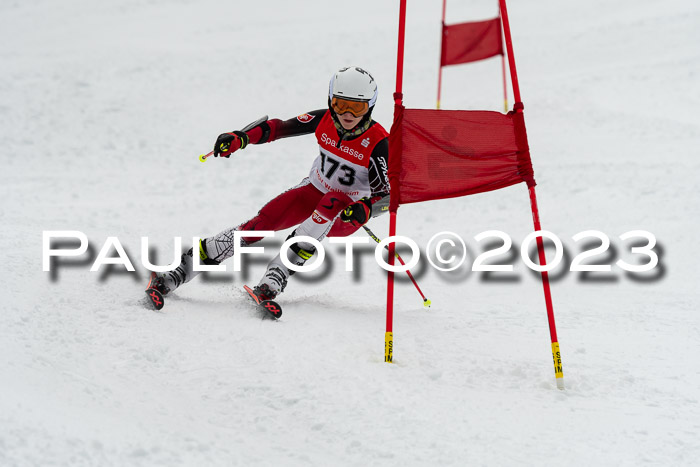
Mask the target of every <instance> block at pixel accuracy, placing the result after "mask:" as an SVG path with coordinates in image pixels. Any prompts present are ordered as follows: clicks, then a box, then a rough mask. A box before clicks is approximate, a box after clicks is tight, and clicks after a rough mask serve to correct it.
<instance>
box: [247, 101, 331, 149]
mask: <svg viewBox="0 0 700 467" xmlns="http://www.w3.org/2000/svg"><path fill="white" fill-rule="evenodd" d="M326 112H328V110H327V109H320V110H313V111H311V112H308V113H305V114H302V115H299V116H298V117H294V118H290V119H289V120H284V121H283V120H279V119H277V118H273V119H271V120H267V121H266V122H263V123H261V124H260V125H258V126H256V127H255V128H253V129H251V130H248V131H247V132H246V133H247V134H248V137H249V138H250V142H251V143H253V144H263V143H270V142H272V141H275V140H277V139H280V138H288V137H290V136H299V135H308V134H310V133H313V132H315V131H316V128H317V127H318V124H319V123H320V122H321V118H322V117H323V114H325V113H326Z"/></svg>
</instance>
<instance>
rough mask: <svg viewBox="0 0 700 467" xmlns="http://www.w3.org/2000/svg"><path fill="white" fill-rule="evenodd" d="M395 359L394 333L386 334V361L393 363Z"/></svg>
mask: <svg viewBox="0 0 700 467" xmlns="http://www.w3.org/2000/svg"><path fill="white" fill-rule="evenodd" d="M393 359H394V333H393V332H387V333H384V361H385V362H386V363H392V362H393Z"/></svg>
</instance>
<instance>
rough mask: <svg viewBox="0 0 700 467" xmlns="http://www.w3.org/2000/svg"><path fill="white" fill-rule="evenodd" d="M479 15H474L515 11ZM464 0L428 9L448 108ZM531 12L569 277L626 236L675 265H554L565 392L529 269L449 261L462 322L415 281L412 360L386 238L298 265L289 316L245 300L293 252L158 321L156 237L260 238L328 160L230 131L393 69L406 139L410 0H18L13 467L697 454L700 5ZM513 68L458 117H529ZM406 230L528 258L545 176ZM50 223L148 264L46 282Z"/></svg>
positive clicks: (306, 142) (448, 290)
mask: <svg viewBox="0 0 700 467" xmlns="http://www.w3.org/2000/svg"><path fill="white" fill-rule="evenodd" d="M457 3H458V2H449V5H448V22H460V21H466V20H478V19H486V18H489V17H493V16H495V14H496V2H495V1H485V0H479V1H476V0H472V1H464V2H460V3H459V4H457ZM440 5H441V2H439V1H432V2H428V1H421V2H419V1H411V2H409V5H408V32H407V36H406V75H405V86H404V93H405V103H406V105H407V106H409V107H414V108H416V107H422V108H432V107H433V106H434V103H435V94H436V88H437V82H436V81H437V63H438V48H439V28H440ZM509 6H510V11H509V12H510V19H511V26H512V31H513V37H514V45H515V54H516V61H517V64H518V72H519V78H520V84H521V90H522V95H523V101H524V102H525V107H526V110H525V112H526V113H525V115H526V117H525V118H526V123H527V126H528V132H529V138H530V146H531V149H532V156H533V163H534V167H535V174H536V178H537V181H538V187H537V195H538V199H539V207H540V214H541V219H542V224H543V227H544V228H545V229H547V230H550V231H552V232H555V233H556V234H557V235H558V236H559V237H560V238H561V239H562V240H563V241H564V244H565V245H566V246H567V251H568V252H569V253H570V254H569V256H568V259H567V261H570V260H571V257H572V256H573V255H576V254H577V253H578V252H579V251H581V245H579V244H576V243H575V242H573V240H572V236H573V235H575V234H576V233H578V232H581V231H584V230H590V229H596V230H599V231H602V232H604V233H606V234H607V235H608V236H609V237H610V238H611V241H612V244H613V246H614V247H615V250H614V252H613V253H612V254H610V255H607V256H605V255H604V256H601V257H598V258H597V259H598V260H604V261H607V262H608V263H611V262H614V261H615V260H617V259H618V258H624V259H626V260H627V261H630V262H635V261H641V260H643V258H640V257H639V256H638V255H632V254H631V253H630V245H629V243H628V242H622V241H621V240H620V239H619V238H618V236H619V235H621V234H622V233H624V232H627V231H630V230H636V229H644V230H647V231H650V232H652V233H653V234H655V235H656V237H657V239H658V243H659V247H658V248H657V251H658V252H659V253H660V257H661V263H660V265H659V266H658V267H657V268H656V269H655V270H654V271H652V272H650V273H647V274H636V275H628V274H625V273H624V272H623V271H621V270H620V269H619V268H617V267H615V266H614V267H613V271H612V272H611V273H595V274H589V275H587V276H583V275H582V274H580V273H566V271H564V272H563V273H561V270H562V269H561V268H560V269H558V270H555V271H554V272H553V275H554V276H555V277H554V280H553V283H552V293H553V297H554V309H555V316H556V319H557V325H558V331H559V341H560V343H561V351H562V357H563V363H564V375H565V380H566V385H567V388H566V390H565V391H559V390H557V389H556V386H555V381H554V375H553V368H552V362H551V357H550V355H551V354H550V341H549V331H548V327H547V320H546V314H545V308H544V300H543V294H542V287H541V284H540V281H539V279H538V277H537V275H536V274H533V273H532V272H531V271H529V270H528V269H527V268H526V267H525V266H524V264H523V262H522V260H520V259H519V258H518V257H517V256H516V255H515V254H514V255H513V258H512V259H513V262H514V264H515V272H514V273H510V274H503V275H498V274H494V275H491V276H490V278H488V280H486V278H485V277H484V276H483V275H482V274H477V273H473V272H470V271H469V269H468V264H467V266H465V267H464V268H462V269H460V270H459V271H457V272H453V273H437V272H436V271H435V270H433V269H432V268H431V267H425V260H423V261H422V263H421V264H422V266H421V267H419V268H418V270H417V271H416V273H417V278H418V280H419V283H420V286H421V287H422V289H423V290H424V291H425V293H426V295H428V297H429V298H430V299H431V300H432V302H433V307H432V308H431V309H429V310H425V309H423V307H422V304H421V300H420V298H419V296H418V294H417V293H416V291H415V290H414V288H413V286H412V285H411V284H410V283H408V282H406V281H405V279H404V280H402V282H401V283H400V284H399V285H398V286H397V303H396V308H395V314H396V316H395V325H394V345H395V354H394V355H395V363H394V364H385V363H384V362H383V351H384V323H385V305H384V300H385V287H386V286H385V273H384V272H383V271H382V270H380V269H379V268H378V267H377V266H376V264H375V263H374V260H373V258H372V256H371V250H368V251H369V253H367V252H366V253H365V254H364V255H361V256H360V259H359V260H358V261H357V266H358V267H360V268H361V272H360V273H359V274H353V273H351V272H345V271H344V270H343V268H342V264H343V255H342V252H341V250H340V248H337V247H329V249H328V250H329V255H328V256H330V257H331V259H333V260H334V262H333V264H334V266H333V268H332V270H330V271H329V270H325V271H322V272H320V273H312V274H310V276H311V278H312V279H313V280H309V279H304V278H303V277H301V275H297V276H295V277H294V278H293V280H292V282H291V284H290V286H289V287H288V290H287V291H286V292H285V293H284V294H283V296H281V301H282V303H283V305H284V316H283V317H282V319H281V320H280V322H272V321H267V320H265V321H263V320H261V319H260V318H259V317H258V316H256V315H255V313H254V311H253V310H251V309H250V307H249V306H247V305H246V303H245V299H244V297H243V295H242V293H241V286H242V284H244V283H255V282H257V280H258V278H259V276H260V274H261V273H262V271H263V269H264V263H265V261H257V262H252V263H251V264H250V266H249V268H248V270H247V272H246V274H242V273H236V274H234V273H231V272H229V273H227V274H224V275H223V277H222V276H218V277H217V278H212V279H210V280H206V281H205V280H203V279H202V278H197V279H195V281H194V282H193V283H191V284H188V285H187V286H185V287H183V288H182V289H180V290H178V291H177V293H176V294H175V295H174V296H173V297H172V298H171V299H169V301H168V304H167V308H166V309H165V310H164V312H163V313H154V312H151V311H148V310H147V309H146V308H145V307H144V301H143V298H142V297H143V288H144V284H145V281H146V276H147V274H146V272H145V270H144V268H143V267H142V266H141V265H140V253H139V251H140V237H141V236H148V237H149V238H150V239H151V242H152V246H153V248H154V250H155V251H157V253H159V255H160V258H161V261H160V262H161V263H165V262H166V260H167V262H170V260H169V259H168V258H171V255H172V250H173V241H174V240H173V237H175V236H181V237H183V239H184V243H185V244H186V245H189V244H190V242H191V240H190V238H191V237H192V236H193V235H202V236H207V235H211V234H215V233H217V232H219V231H220V230H222V229H224V228H226V227H230V226H233V225H235V224H237V223H239V222H241V221H243V220H246V219H247V218H249V217H251V216H252V215H253V214H254V213H255V212H256V211H257V209H258V208H259V207H260V206H261V205H262V204H263V203H264V202H265V201H267V200H268V199H270V198H272V197H273V196H275V195H276V194H278V193H279V192H280V191H282V190H283V189H285V188H287V187H290V186H292V185H294V184H296V183H297V182H298V181H299V180H300V179H301V178H302V177H303V176H304V175H305V174H306V173H307V171H308V168H309V166H310V164H311V161H312V159H313V157H314V155H315V154H316V151H317V149H316V147H315V141H314V138H313V137H305V138H294V139H288V140H282V141H278V142H275V143H273V144H269V145H264V146H258V147H253V148H250V149H246V150H245V151H244V152H242V153H238V154H236V155H235V157H233V158H232V159H230V160H211V161H208V162H207V163H206V164H201V163H200V162H199V161H198V160H197V155H199V154H201V153H202V152H206V151H208V150H209V148H210V147H211V146H212V143H213V140H214V138H215V137H216V135H218V134H219V133H220V132H222V131H226V130H231V129H233V128H240V127H242V126H243V125H245V124H247V123H248V122H250V121H252V120H254V119H256V118H258V117H259V116H261V115H264V114H269V115H270V116H271V117H278V118H283V119H285V118H290V117H292V116H294V115H297V114H299V113H302V112H305V111H308V110H313V109H317V108H322V107H323V106H324V105H325V104H326V97H325V96H326V94H325V93H326V89H327V83H328V79H329V77H330V74H331V73H332V72H333V71H334V70H335V69H337V68H339V67H340V66H343V65H346V64H358V65H361V66H363V67H365V68H367V69H368V70H370V71H371V72H372V73H373V74H374V75H375V77H376V79H377V81H378V82H379V85H380V99H379V102H378V104H377V108H376V111H375V118H376V119H377V120H378V121H380V122H381V123H383V124H384V125H385V126H386V127H389V125H390V122H391V116H392V99H391V93H392V91H393V87H394V82H395V63H396V31H397V26H396V25H397V17H398V2H389V1H376V0H375V1H369V0H356V1H353V2H324V1H320V0H314V1H305V2H288V1H282V0H274V1H273V0H270V1H266V2H217V1H213V0H199V1H190V0H180V1H163V0H114V1H111V2H91V1H87V0H65V1H62V2H51V1H48V0H32V1H22V2H20V1H13V0H4V1H3V2H1V3H0V57H1V63H2V66H1V70H0V136H1V140H0V141H1V142H2V143H1V147H2V149H1V151H2V167H3V170H2V175H0V176H1V177H2V185H1V191H0V195H1V196H2V204H1V205H0V206H1V211H0V220H1V225H0V239H2V245H3V254H2V269H1V271H2V272H0V274H2V276H1V278H0V279H1V280H0V283H1V284H2V297H3V299H2V306H1V310H2V312H1V314H0V465H3V466H6V465H7V466H15V465H17V466H24V465H100V466H102V465H132V466H137V465H169V466H173V465H245V466H251V465H293V466H296V465H300V466H304V465H317V466H321V465H357V466H365V465H382V466H384V465H470V466H471V465H547V464H557V465H580V466H590V465H629V466H638V465H664V466H670V465H674V466H677V465H698V461H697V459H698V458H700V436H699V433H700V410H699V401H698V399H699V397H700V396H699V392H700V365H699V363H700V357H699V356H700V323H699V322H698V321H699V318H698V302H699V300H698V299H699V298H700V294H699V293H698V291H697V283H698V274H697V267H698V261H699V258H700V254H699V253H700V251H699V248H698V239H697V236H698V235H697V231H698V228H699V227H700V223H699V222H698V217H699V216H698V215H699V214H700V196H698V192H697V183H698V180H700V178H699V177H698V176H699V175H700V174H699V170H698V169H699V168H700V162H698V147H700V117H698V109H699V108H700V94H699V93H698V87H697V86H698V80H699V78H700V53H699V52H698V44H699V43H700V32H699V31H700V4H698V3H697V2H696V1H690V0H684V1H680V0H666V1H664V2H661V1H657V0H636V1H632V0H619V1H615V2H609V1H603V0H590V1H586V2H576V3H574V2H559V1H554V0H537V1H530V2H516V1H513V2H510V5H509ZM500 76H501V75H500V60H499V59H491V60H488V61H485V62H483V63H479V64H473V65H465V66H460V67H451V68H447V69H446V70H445V73H444V87H443V93H444V94H443V102H442V103H443V107H444V108H463V109H490V110H500V106H501V99H502V96H501V94H500V93H501V81H500V79H501V78H500ZM510 101H511V102H512V97H511V98H510ZM398 219H399V233H400V234H403V235H408V236H410V237H411V238H413V239H415V240H416V241H417V242H418V243H419V245H421V247H423V248H425V245H426V244H427V241H428V239H429V238H430V237H431V236H432V235H433V234H435V233H437V232H440V231H445V230H447V231H454V232H457V233H459V234H460V235H461V236H462V237H463V238H464V239H465V240H466V241H467V243H468V244H469V246H470V254H471V258H473V256H474V254H475V253H478V252H479V251H481V250H483V246H484V245H481V244H478V243H477V242H476V241H475V240H474V239H473V237H474V235H476V234H478V233H480V232H483V231H485V230H493V229H498V230H502V231H504V232H507V233H508V234H509V235H510V236H511V237H512V238H513V240H514V245H515V246H514V250H513V251H514V252H515V253H517V249H516V248H517V247H518V246H519V244H520V242H521V241H522V239H523V238H524V237H525V236H526V235H527V234H528V233H529V232H530V231H532V219H531V215H530V211H529V201H528V196H527V190H526V188H525V187H524V185H518V186H515V187H510V188H508V189H504V190H500V191H497V192H492V193H486V194H482V195H477V196H472V197H469V198H462V199H455V200H448V201H437V202H428V203H423V204H418V205H407V206H404V207H402V208H401V209H400V210H399V218H398ZM371 228H372V229H373V230H374V231H375V232H376V233H377V234H378V235H379V236H381V237H385V236H386V235H387V232H388V219H387V218H386V217H384V218H380V219H378V220H375V221H373V222H372V223H371ZM46 230H79V231H82V232H84V233H85V234H86V235H87V236H88V237H89V239H90V248H91V249H90V255H91V257H92V259H94V257H95V255H97V253H98V252H99V251H100V248H101V247H102V245H103V243H104V242H105V241H106V240H107V238H108V237H110V236H116V237H118V238H119V240H120V241H121V242H122V244H123V245H124V247H125V248H126V250H127V252H128V253H129V256H130V258H131V260H132V261H133V262H134V264H135V266H136V267H137V272H136V273H124V272H122V270H121V269H120V268H113V269H108V268H103V269H102V270H101V271H100V272H97V273H91V272H90V271H89V269H90V266H91V264H92V261H91V257H90V256H89V255H86V256H83V257H81V258H78V259H73V260H70V259H64V260H61V262H60V263H59V264H60V265H59V266H58V267H57V268H56V266H55V265H54V270H53V271H52V272H50V273H49V272H43V271H42V256H41V247H42V232H43V231H46ZM286 233H287V232H284V233H282V234H280V235H279V236H278V237H277V238H278V242H277V243H276V244H279V240H281V239H282V238H284V235H285V234H286ZM357 235H358V236H362V235H364V234H362V233H358V234H357ZM267 245H268V248H267V250H266V251H267V252H268V253H267V254H266V258H269V257H271V256H272V255H273V254H274V248H273V247H274V245H275V243H274V241H269V242H268V243H267ZM112 253H114V252H112ZM501 259H503V257H502V258H501ZM229 267H230V266H229ZM562 268H565V267H564V266H563V267H562ZM499 277H500V278H505V279H509V280H494V278H495V279H498V278H499Z"/></svg>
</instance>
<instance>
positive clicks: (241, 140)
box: [214, 131, 250, 157]
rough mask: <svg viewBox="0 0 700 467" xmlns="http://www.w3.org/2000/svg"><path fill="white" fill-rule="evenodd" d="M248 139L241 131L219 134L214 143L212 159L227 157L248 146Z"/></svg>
mask: <svg viewBox="0 0 700 467" xmlns="http://www.w3.org/2000/svg"><path fill="white" fill-rule="evenodd" d="M249 142H250V138H249V137H248V135H247V134H245V132H243V131H232V132H231V133H221V134H220V135H219V137H218V138H216V143H214V157H219V156H221V157H229V156H230V155H231V154H233V153H234V152H236V151H238V150H239V149H243V148H245V147H246V146H248V143H249Z"/></svg>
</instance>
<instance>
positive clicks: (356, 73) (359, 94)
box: [328, 66, 377, 109]
mask: <svg viewBox="0 0 700 467" xmlns="http://www.w3.org/2000/svg"><path fill="white" fill-rule="evenodd" d="M333 96H337V97H343V98H346V99H350V100H358V101H365V102H368V103H369V107H370V109H371V108H372V107H373V106H374V104H375V103H376V102H377V82H376V81H374V78H373V77H372V75H370V74H369V72H368V71H366V70H363V69H362V68H360V67H356V66H349V67H345V68H341V69H340V70H338V71H337V72H335V73H334V74H333V76H332V77H331V83H330V86H329V88H328V99H333Z"/></svg>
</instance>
